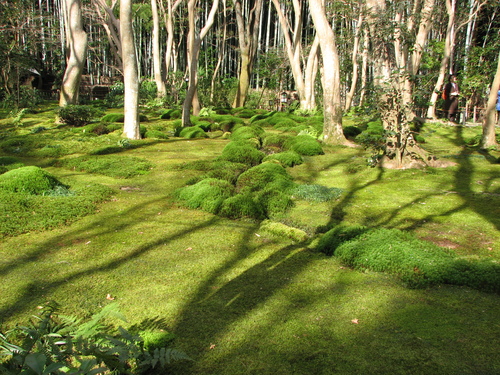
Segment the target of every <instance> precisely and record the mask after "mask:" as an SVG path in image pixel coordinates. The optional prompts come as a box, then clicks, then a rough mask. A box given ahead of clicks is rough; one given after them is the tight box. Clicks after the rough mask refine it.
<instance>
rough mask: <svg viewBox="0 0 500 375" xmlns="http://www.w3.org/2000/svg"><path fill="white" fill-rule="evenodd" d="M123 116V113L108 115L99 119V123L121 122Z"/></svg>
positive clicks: (123, 119) (123, 118)
mask: <svg viewBox="0 0 500 375" xmlns="http://www.w3.org/2000/svg"><path fill="white" fill-rule="evenodd" d="M123 121H125V115H124V114H123V113H108V114H106V115H104V116H103V117H101V122H123Z"/></svg>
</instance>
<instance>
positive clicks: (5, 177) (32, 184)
mask: <svg viewBox="0 0 500 375" xmlns="http://www.w3.org/2000/svg"><path fill="white" fill-rule="evenodd" d="M58 186H60V187H66V185H64V184H62V183H61V182H59V180H57V178H56V177H54V176H53V175H51V174H50V173H48V172H47V171H45V170H43V169H42V168H39V167H35V166H28V167H21V168H17V169H13V170H10V171H7V172H5V173H4V174H2V175H0V190H4V191H7V192H11V193H27V194H34V195H42V194H46V193H48V192H50V191H52V190H54V189H55V188H56V187H58Z"/></svg>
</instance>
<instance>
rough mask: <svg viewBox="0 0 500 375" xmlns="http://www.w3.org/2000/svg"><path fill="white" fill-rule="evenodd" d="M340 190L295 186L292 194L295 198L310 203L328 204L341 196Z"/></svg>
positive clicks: (319, 186) (325, 187)
mask: <svg viewBox="0 0 500 375" xmlns="http://www.w3.org/2000/svg"><path fill="white" fill-rule="evenodd" d="M342 191H343V190H342V189H339V188H335V187H332V188H329V187H327V186H323V185H316V184H313V185H297V186H296V187H295V189H294V190H293V192H292V195H293V196H294V197H295V198H299V199H304V200H306V201H310V202H328V201H330V200H333V199H337V198H338V197H340V195H341V194H342Z"/></svg>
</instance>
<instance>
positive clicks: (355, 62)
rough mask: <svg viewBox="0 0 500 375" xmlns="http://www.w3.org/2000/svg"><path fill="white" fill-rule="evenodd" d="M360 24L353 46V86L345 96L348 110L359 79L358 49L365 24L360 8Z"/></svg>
mask: <svg viewBox="0 0 500 375" xmlns="http://www.w3.org/2000/svg"><path fill="white" fill-rule="evenodd" d="M359 13H360V14H359V19H358V25H357V28H356V33H355V35H354V45H353V48H352V58H351V59H352V77H351V88H350V90H349V92H348V93H347V95H346V98H345V106H344V110H345V111H346V112H347V111H349V109H350V108H351V105H352V99H353V98H354V93H355V91H356V84H357V81H358V51H359V39H360V35H361V27H362V25H363V12H362V10H361V9H360V10H359Z"/></svg>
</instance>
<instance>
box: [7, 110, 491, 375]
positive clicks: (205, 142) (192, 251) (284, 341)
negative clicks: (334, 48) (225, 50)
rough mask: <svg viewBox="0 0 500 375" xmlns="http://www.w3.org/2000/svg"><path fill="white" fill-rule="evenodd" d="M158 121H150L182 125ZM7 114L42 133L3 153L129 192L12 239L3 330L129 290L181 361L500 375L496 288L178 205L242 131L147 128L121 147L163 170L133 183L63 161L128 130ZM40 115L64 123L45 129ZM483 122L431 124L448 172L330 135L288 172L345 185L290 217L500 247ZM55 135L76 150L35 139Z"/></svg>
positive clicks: (20, 129) (301, 204)
mask: <svg viewBox="0 0 500 375" xmlns="http://www.w3.org/2000/svg"><path fill="white" fill-rule="evenodd" d="M149 118H150V122H149V123H146V124H145V125H146V126H151V125H161V124H162V123H165V124H168V122H167V121H166V120H161V121H160V120H155V119H154V116H153V115H150V116H149ZM2 121H3V122H2V123H0V130H1V131H2V132H3V133H4V134H5V133H8V134H9V135H8V137H14V136H16V137H21V138H22V137H24V138H22V139H24V140H25V141H24V143H23V142H21V141H19V144H18V145H13V146H12V147H13V148H9V149H7V150H5V149H4V150H3V151H2V154H0V156H3V155H8V156H12V155H14V156H15V157H16V158H18V159H19V160H20V161H22V162H23V163H24V164H25V165H37V166H42V167H44V168H45V169H46V170H47V171H48V172H50V173H52V174H53V175H55V176H57V178H58V179H59V180H60V181H62V182H64V183H66V184H68V185H74V184H82V183H86V182H93V183H100V184H104V185H106V186H108V187H111V188H112V189H113V190H114V196H113V198H112V199H111V200H110V201H108V202H106V203H103V204H100V205H99V209H98V211H97V212H96V213H95V214H93V215H89V216H86V217H84V218H82V219H79V220H78V221H76V222H74V223H72V224H71V225H68V226H63V227H58V228H55V229H52V230H49V231H39V232H30V233H25V234H21V235H18V236H14V237H4V238H2V239H1V243H0V295H1V296H2V298H1V299H0V324H1V326H0V328H1V329H0V331H1V330H3V329H6V328H8V327H12V326H13V325H14V324H16V323H23V322H25V321H26V320H27V319H28V317H29V316H30V315H33V314H36V313H37V311H38V309H37V307H38V306H41V305H43V304H44V303H46V302H47V301H49V300H55V301H57V302H58V303H59V304H61V306H62V310H63V312H64V313H66V314H72V315H80V316H88V315H89V314H91V313H95V312H96V311H98V310H99V309H100V308H101V307H102V306H104V305H106V304H109V303H118V304H119V305H120V308H121V311H122V312H123V313H124V314H125V316H127V318H128V320H129V323H130V325H132V324H137V323H140V322H142V321H144V320H146V319H152V318H161V319H163V321H164V322H166V324H167V327H166V329H168V330H169V331H171V332H173V333H174V334H175V335H176V339H175V346H176V347H178V348H181V349H182V350H184V351H185V352H186V353H187V354H188V355H189V356H191V357H192V358H193V359H194V361H192V362H182V363H178V364H175V365H174V366H173V367H172V368H171V370H170V373H172V374H183V375H185V374H204V375H206V374H217V375H224V374H227V375H234V374H273V375H277V374H286V375H289V374H308V375H309V374H426V375H427V374H450V375H451V374H500V356H499V355H498V352H499V350H500V342H499V340H498V337H499V336H500V320H499V316H500V297H499V296H498V295H497V294H492V293H485V292H480V291H477V290H474V289H470V288H466V287H456V286H448V285H440V286H435V287H432V288H427V289H409V288H407V287H405V285H403V284H402V282H401V281H399V280H398V279H397V278H396V277H394V276H391V275H386V274H382V273H375V272H370V271H365V272H362V271H359V270H356V271H355V270H351V269H349V268H348V267H346V266H344V265H343V264H341V263H340V262H339V261H338V260H337V259H336V258H335V257H327V256H325V255H323V254H321V253H318V252H315V251H313V250H311V247H310V246H309V244H308V243H307V242H304V243H297V242H293V241H292V240H289V239H286V238H280V237H277V236H272V235H270V234H269V233H267V232H265V231H262V230H261V228H260V223H259V222H258V221H247V220H239V221H234V220H229V219H224V218H220V217H218V216H214V215H212V214H209V213H207V212H203V211H200V210H192V209H187V208H185V207H183V206H182V205H180V204H179V203H178V202H176V201H175V200H174V198H173V197H174V192H175V190H176V189H178V188H180V187H183V186H185V183H186V181H187V180H189V179H191V178H193V177H195V176H196V175H198V174H201V173H203V172H200V171H194V170H189V169H183V168H179V165H180V164H182V163H187V162H191V161H196V160H202V159H211V158H215V157H217V156H219V155H220V154H221V151H222V149H223V148H224V147H225V145H226V144H227V143H228V142H229V141H228V140H226V139H222V138H213V139H212V138H203V139H184V138H174V137H171V138H170V139H167V140H159V139H154V140H151V139H150V140H148V139H146V140H144V141H141V142H139V143H137V144H136V145H135V146H134V147H132V148H123V149H122V150H120V153H119V154H120V156H129V157H137V158H141V159H145V160H147V161H149V162H150V163H152V164H153V168H152V169H151V170H150V172H149V173H145V174H138V175H135V176H133V177H130V178H127V179H124V178H118V177H112V176H105V175H100V174H89V173H86V172H82V171H79V170H78V169H77V168H65V167H64V166H61V165H60V164H58V163H57V161H59V160H63V159H65V158H68V157H76V156H82V155H88V154H91V153H92V151H93V150H95V149H99V148H102V147H105V146H106V145H112V146H115V145H116V144H117V142H118V141H119V139H120V134H119V131H118V132H114V133H110V134H106V135H101V136H95V137H93V136H92V137H90V136H88V135H85V134H84V133H81V134H80V133H78V136H77V137H75V136H74V134H75V133H74V131H76V132H77V130H74V129H73V133H71V132H72V130H71V129H69V128H68V127H64V126H57V125H55V124H54V123H53V112H51V111H47V112H40V113H37V114H35V115H26V117H25V118H24V119H23V121H22V123H21V124H18V125H17V126H14V125H11V124H9V121H8V119H5V120H2ZM38 126H44V127H45V128H47V129H48V130H44V131H41V132H40V133H35V132H33V131H32V130H33V129H34V128H36V127H38ZM480 131H481V129H480V127H452V126H448V125H444V124H426V125H425V126H424V128H423V130H422V134H423V136H424V137H425V139H426V141H427V143H426V144H424V147H425V148H426V149H427V150H429V151H431V152H433V153H434V154H435V155H437V156H438V157H440V158H442V159H445V160H452V161H454V162H455V163H456V164H455V165H454V166H452V167H448V168H443V169H425V170H382V169H378V168H370V167H368V166H367V163H366V160H367V158H368V157H369V154H370V153H369V152H368V151H366V150H363V149H362V148H345V147H324V151H325V154H324V155H319V156H311V157H304V161H305V162H304V163H303V164H302V165H299V166H295V167H293V168H288V172H289V173H290V174H291V175H292V176H293V178H294V180H295V181H297V182H302V183H307V184H319V185H323V186H327V187H331V188H341V189H343V193H342V194H341V195H340V196H339V197H338V198H337V199H335V200H333V201H328V202H310V201H303V200H301V201H297V202H296V205H295V207H294V208H292V210H291V211H289V212H288V213H287V214H285V215H283V217H280V218H275V220H279V221H281V222H282V223H285V224H287V225H289V226H293V227H295V228H298V229H302V230H304V231H305V232H306V233H308V234H309V236H310V238H313V237H314V236H315V234H316V233H317V232H318V231H321V228H328V227H331V226H332V225H334V224H338V223H345V224H353V225H354V224H360V225H365V226H368V227H386V228H399V229H403V230H407V231H411V232H413V233H414V234H415V235H417V236H418V237H419V238H422V239H426V240H428V241H431V242H434V243H436V244H438V245H440V246H442V247H443V248H444V249H446V251H449V252H452V253H455V254H456V255H458V256H461V257H465V258H474V259H476V258H489V259H493V260H497V261H498V260H500V232H499V229H500V164H498V163H493V162H492V161H495V162H496V161H497V158H498V156H499V155H498V153H495V152H490V153H489V154H484V153H480V152H478V151H477V150H476V149H473V148H468V147H466V146H465V142H466V141H467V140H469V139H471V138H473V137H474V136H476V135H477V134H479V133H480ZM4 139H7V136H5V138H4ZM18 139H19V138H18ZM29 142H31V143H29ZM42 143H43V147H40V148H33V147H34V146H33V144H35V145H36V144H38V145H40V146H42ZM23 145H24V146H23ZM30 145H31V146H30ZM47 145H58V148H57V149H58V150H59V153H58V154H56V155H52V154H51V155H44V157H41V156H40V155H39V154H38V151H37V152H35V151H33V150H35V149H36V150H41V149H43V148H44V147H47ZM9 147H10V146H9ZM16 147H17V148H19V150H22V151H16ZM23 147H25V148H23ZM48 149H49V151H51V148H50V147H49V148H48ZM7 151H8V152H7ZM47 152H48V151H47ZM6 219H7V218H2V220H6ZM33 220H36V217H34V218H33ZM111 299H113V300H112V301H111Z"/></svg>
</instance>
